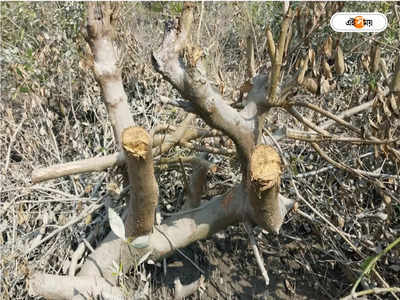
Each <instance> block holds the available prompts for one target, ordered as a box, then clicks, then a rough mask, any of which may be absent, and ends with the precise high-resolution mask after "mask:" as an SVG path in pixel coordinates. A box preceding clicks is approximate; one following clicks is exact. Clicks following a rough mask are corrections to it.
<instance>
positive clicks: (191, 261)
mask: <svg viewBox="0 0 400 300" xmlns="http://www.w3.org/2000/svg"><path fill="white" fill-rule="evenodd" d="M154 228H155V229H156V230H157V231H158V232H159V233H161V234H162V235H163V236H164V237H165V238H166V239H167V241H168V243H170V245H171V247H172V249H173V250H175V251H176V252H178V253H179V254H180V255H182V256H183V257H184V258H186V259H187V260H188V261H189V262H190V263H191V264H192V265H193V266H194V267H195V268H196V269H197V270H198V271H199V272H200V273H201V274H203V275H204V274H205V272H204V271H203V269H202V268H200V267H199V266H198V265H197V264H196V263H195V262H194V261H193V260H192V259H191V258H190V257H188V256H187V255H186V254H185V253H183V252H182V251H181V250H180V249H178V248H176V247H175V245H174V244H173V243H172V241H171V239H170V238H169V237H168V236H167V235H166V234H165V233H164V232H163V231H162V230H161V229H160V228H158V227H157V226H154Z"/></svg>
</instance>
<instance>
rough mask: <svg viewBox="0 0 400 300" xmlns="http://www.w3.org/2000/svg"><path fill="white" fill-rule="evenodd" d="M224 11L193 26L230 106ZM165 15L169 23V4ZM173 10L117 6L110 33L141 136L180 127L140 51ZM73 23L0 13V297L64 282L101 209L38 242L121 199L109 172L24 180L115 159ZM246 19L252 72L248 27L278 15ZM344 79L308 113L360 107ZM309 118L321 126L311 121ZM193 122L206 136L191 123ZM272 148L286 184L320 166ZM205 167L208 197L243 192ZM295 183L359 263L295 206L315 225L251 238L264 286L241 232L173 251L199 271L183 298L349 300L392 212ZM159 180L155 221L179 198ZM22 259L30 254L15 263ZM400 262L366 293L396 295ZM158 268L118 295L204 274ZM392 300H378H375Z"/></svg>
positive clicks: (332, 177) (389, 263)
mask: <svg viewBox="0 0 400 300" xmlns="http://www.w3.org/2000/svg"><path fill="white" fill-rule="evenodd" d="M222 6H223V4H216V6H215V7H220V8H222V9H223V10H221V9H217V8H215V7H214V8H212V5H211V4H207V5H206V8H208V10H206V13H205V15H204V16H203V17H204V20H203V22H204V23H203V24H206V25H203V26H205V29H203V31H202V38H201V41H202V45H203V46H205V47H210V49H209V56H208V59H209V67H210V74H211V77H212V78H215V80H216V81H217V80H218V76H217V74H218V69H221V70H222V74H224V80H225V83H226V92H225V93H226V95H227V96H228V97H229V96H232V95H233V96H235V95H237V90H236V89H237V87H238V86H239V84H237V83H238V82H243V79H244V76H245V75H244V67H242V66H244V62H245V59H244V57H243V55H242V54H243V51H244V50H243V49H244V43H243V40H244V37H245V36H246V32H245V29H243V28H245V26H244V25H243V24H246V17H244V16H242V15H241V14H240V13H239V12H240V11H241V8H240V7H238V6H237V5H231V6H227V7H222ZM173 9H175V10H176V11H177V12H179V6H177V7H175V8H174V7H173ZM173 9H171V11H167V10H165V9H164V11H163V9H162V8H161V9H160V10H161V13H160V12H159V11H156V12H154V11H151V10H149V9H148V7H147V8H145V7H144V5H139V4H135V3H127V4H125V9H124V10H123V12H122V16H121V20H123V21H121V22H120V23H121V24H119V25H120V27H119V28H121V29H120V30H119V31H118V39H119V41H120V45H121V47H122V49H123V53H124V83H125V88H126V91H127V94H128V96H129V99H130V100H129V101H130V106H131V111H132V113H133V114H134V116H135V121H136V122H137V123H138V124H139V125H141V126H144V127H145V128H146V129H148V130H150V129H151V128H153V127H154V126H155V125H159V124H171V125H174V124H179V122H180V121H181V120H182V119H183V117H184V115H183V113H182V111H180V110H179V109H177V108H171V107H167V106H165V105H163V104H162V103H160V101H159V95H163V96H167V97H172V98H174V97H177V95H176V92H174V91H173V89H172V88H171V87H170V86H169V85H168V84H167V83H165V82H164V81H162V80H161V78H160V76H159V75H157V74H155V72H154V71H153V70H152V66H151V62H150V50H151V49H152V48H153V47H154V46H155V45H158V43H159V41H160V39H161V35H162V28H163V26H162V24H163V21H164V20H165V19H166V18H167V17H168V16H169V15H174V10H173ZM83 11H84V5H83V4H71V3H47V4H45V3H13V4H11V3H3V2H2V3H1V12H2V17H1V18H2V27H3V28H2V33H1V34H2V45H1V47H2V50H1V51H2V53H1V68H2V72H1V73H2V75H1V102H0V158H1V159H0V166H1V167H0V170H1V171H0V298H1V299H30V298H29V297H28V295H27V287H26V279H27V276H29V274H30V273H31V272H32V271H33V270H35V271H44V272H48V273H53V274H63V273H65V272H66V271H67V269H68V265H69V262H70V259H71V254H72V253H73V251H74V250H75V249H76V248H77V246H78V244H79V243H81V242H82V240H83V239H84V238H87V237H88V235H89V234H90V233H92V232H95V234H94V235H93V239H92V240H91V241H90V242H91V244H92V246H94V247H95V245H96V243H97V242H99V241H100V240H101V238H102V237H104V235H105V234H106V232H107V230H109V228H108V225H107V220H106V216H105V215H106V213H105V211H104V209H99V210H97V211H95V212H94V213H92V214H91V215H88V216H85V217H84V218H82V219H81V220H80V221H79V222H77V223H76V224H74V225H71V226H66V228H65V229H64V230H62V231H60V233H58V234H56V235H55V236H53V237H52V238H51V239H49V240H48V241H46V242H44V243H42V244H39V243H40V241H41V240H42V239H43V238H46V237H47V236H49V235H50V234H51V233H52V232H54V231H55V230H57V229H60V228H62V226H63V225H65V224H68V222H70V221H72V220H74V219H76V218H78V217H79V216H81V213H82V211H84V210H85V209H86V208H88V207H89V206H90V205H92V204H93V203H94V202H95V201H96V200H98V199H99V198H101V197H102V196H104V195H106V194H112V195H117V194H118V193H119V192H120V191H121V190H122V188H123V184H124V183H123V182H122V180H121V176H120V175H118V172H117V170H109V171H108V172H102V173H93V174H82V175H79V176H68V177H64V178H59V179H56V180H51V181H49V182H44V183H40V184H32V183H31V179H30V176H31V172H32V170H33V169H35V168H38V167H45V166H49V165H52V164H56V163H60V162H68V161H71V160H77V159H84V158H89V157H93V156H101V155H106V154H110V153H113V152H114V151H115V145H114V141H113V137H112V130H111V125H110V123H109V121H108V119H107V114H106V110H105V107H104V105H103V104H102V101H101V96H100V91H99V88H98V86H97V84H96V82H95V81H94V79H93V75H92V74H91V71H90V68H89V66H87V57H88V53H87V47H86V44H85V42H84V40H83V38H82V35H81V34H80V33H79V31H80V29H79V28H80V26H81V24H83V23H84V21H83V20H84V13H83ZM252 12H253V13H254V15H253V17H254V18H255V20H256V21H255V27H256V30H257V32H260V33H259V36H260V39H259V41H260V42H259V44H260V45H259V47H260V48H259V50H258V55H259V56H258V60H259V62H261V61H262V59H263V58H265V57H266V50H265V49H266V48H265V37H264V36H263V30H262V28H263V26H264V25H263V24H262V22H261V21H260V20H259V19H258V17H259V16H263V15H265V14H268V15H269V16H270V17H271V18H272V17H273V15H274V8H273V6H272V5H269V6H268V5H266V6H265V7H264V6H263V7H261V6H258V8H255V9H254V10H252ZM276 18H278V16H276ZM231 20H235V22H232V21H231ZM261 20H264V19H263V18H261ZM258 21H259V22H258ZM196 28H197V27H196ZM213 43H214V44H213ZM386 50H387V51H386ZM390 50H391V48H390V47H388V48H387V49H385V53H384V55H386V57H389V58H390V57H391V56H390V55H392V56H393V55H394V54H393V53H395V52H393V50H392V54H391V51H390ZM360 53H361V52H360ZM360 53H358V54H360ZM358 54H357V53H355V54H354V55H358ZM350 66H351V68H350V71H349V72H353V71H354V70H355V69H356V66H352V64H351V63H350ZM353 79H354V78H353V77H352V76H347V77H346V76H345V77H344V78H342V79H341V81H340V82H339V84H340V87H339V88H338V89H337V90H336V91H335V92H334V93H332V95H330V99H331V100H329V102H326V99H315V101H316V103H315V104H321V105H322V106H323V107H325V108H329V109H330V110H331V111H342V110H345V109H347V108H349V107H352V106H355V105H358V104H360V103H359V101H360V98H361V95H362V94H363V92H365V90H363V89H364V85H363V83H362V80H363V78H361V79H359V82H358V83H356V82H355V81H353ZM309 117H310V118H311V119H313V118H314V119H316V118H317V117H316V116H315V115H311V114H310V115H309ZM268 119H269V124H270V125H269V129H271V130H273V129H275V128H277V127H278V126H279V125H280V124H283V123H286V124H295V123H294V120H292V119H290V118H289V117H287V116H286V115H284V114H283V112H281V111H274V112H273V113H272V114H271V115H269V116H268ZM353 121H354V122H356V123H357V122H358V123H363V122H364V121H365V120H364V119H363V117H362V116H361V115H360V116H355V117H354V119H353ZM196 124H197V125H198V126H204V124H203V123H202V122H201V121H199V120H198V121H196ZM281 147H282V148H283V151H284V153H285V155H286V158H287V160H288V161H289V162H290V168H291V169H292V171H293V172H294V174H295V175H296V176H297V175H299V174H308V173H307V172H309V171H315V170H321V169H322V168H324V167H326V166H327V164H326V162H325V161H324V160H322V159H321V158H320V157H318V155H317V154H316V153H315V152H314V151H313V150H312V149H311V148H310V147H309V146H308V145H307V144H306V143H303V142H292V141H290V142H282V143H281ZM326 148H327V149H329V150H330V151H331V153H333V155H335V157H336V159H337V160H339V161H343V162H344V161H347V162H349V163H351V164H354V165H357V166H358V167H360V168H365V169H366V170H372V171H373V170H376V169H377V168H379V167H380V166H383V169H382V172H383V173H387V174H397V175H398V174H399V169H398V165H397V164H396V163H395V162H391V161H388V160H385V158H382V157H378V158H374V156H373V150H372V149H371V147H369V146H357V147H355V146H348V145H334V144H333V145H328V146H327V147H326ZM176 153H180V154H182V155H185V154H188V153H189V152H188V150H185V149H181V148H179V147H176V148H175V149H173V150H171V152H170V153H168V156H172V155H175V154H176ZM360 155H361V159H360V158H359V157H360ZM362 155H365V156H362ZM211 158H212V159H213V161H214V162H215V163H216V164H217V165H218V171H217V172H216V174H213V175H212V176H211V177H210V178H209V179H210V183H209V187H208V192H207V194H206V195H204V199H207V198H209V197H210V195H212V194H215V193H218V192H223V191H225V190H226V189H227V188H228V187H229V186H230V185H232V184H234V183H235V182H238V181H239V180H240V178H239V177H238V175H237V171H236V170H237V165H236V162H235V159H233V158H227V157H223V156H217V155H212V156H211ZM190 171H191V170H190V169H188V170H187V172H188V173H190ZM285 174H286V173H285ZM295 179H296V182H297V184H298V187H299V189H300V192H301V193H302V195H303V196H304V197H305V198H306V199H307V200H308V201H309V202H310V203H312V205H313V206H314V207H315V208H317V209H318V210H319V211H320V212H321V213H322V214H323V215H324V216H325V217H326V218H328V219H329V220H331V221H332V222H333V223H334V225H335V226H338V227H339V228H341V229H342V230H343V231H344V232H346V233H347V234H348V237H349V238H350V240H351V241H352V243H354V244H355V245H356V247H358V249H359V250H360V251H361V252H362V253H363V254H364V257H359V256H358V255H357V254H356V253H355V252H354V251H353V250H352V249H351V247H350V246H349V244H348V243H346V242H345V241H344V240H343V239H342V238H341V237H340V236H339V235H338V234H337V233H335V232H334V231H332V230H330V229H329V228H328V226H327V225H326V223H325V222H323V221H322V220H321V219H320V218H319V217H318V216H316V215H314V214H313V213H312V212H311V211H310V210H309V209H308V208H307V207H306V206H305V205H304V204H303V203H300V208H301V209H302V210H303V211H305V212H306V213H307V214H309V215H310V216H312V218H314V221H310V220H308V219H307V218H305V217H303V216H301V215H299V214H297V213H295V212H292V213H290V214H289V215H288V218H287V220H286V223H285V225H284V226H283V228H282V233H281V234H280V235H279V236H271V235H267V234H265V233H264V232H260V231H259V230H258V229H255V230H254V233H255V235H256V238H257V242H258V245H259V248H260V251H261V253H262V255H263V257H264V259H265V261H266V266H267V269H268V270H269V275H270V278H271V284H270V286H269V287H267V288H266V287H265V286H264V282H263V279H262V276H261V274H260V271H259V269H258V268H257V265H256V262H255V258H254V256H253V253H252V250H251V248H250V247H249V245H248V239H247V234H246V233H245V231H244V229H243V227H242V226H235V227H231V228H229V229H227V230H226V231H225V232H223V233H221V234H219V235H218V236H215V237H213V238H212V239H211V240H207V241H201V242H196V243H194V244H193V245H191V246H190V247H188V248H186V249H183V251H184V253H185V254H186V255H187V256H189V257H190V258H191V259H192V260H193V261H194V262H195V263H196V264H197V265H198V266H200V267H201V268H202V269H203V270H204V276H205V284H204V287H202V288H201V289H200V290H199V291H198V293H197V294H196V295H194V296H192V297H191V299H337V298H338V297H340V296H344V295H347V294H348V293H349V291H350V289H351V286H352V284H354V282H355V280H356V279H357V277H358V276H359V275H360V272H361V270H362V263H363V262H364V261H365V260H366V258H367V257H369V256H374V255H376V254H377V253H379V251H381V250H382V249H384V248H385V247H386V246H387V245H388V244H389V243H390V242H392V241H394V240H395V239H396V238H397V237H399V235H400V217H399V215H400V203H393V216H392V217H391V219H390V220H388V221H385V217H384V216H383V214H384V213H385V209H384V207H383V204H382V198H381V196H380V195H379V194H378V193H377V192H376V191H375V189H374V188H373V187H371V186H370V185H369V184H368V183H366V182H364V181H362V180H360V179H358V178H353V177H351V176H350V175H349V174H347V173H345V172H343V171H339V170H335V169H326V170H325V171H323V172H320V173H318V174H316V175H310V174H309V175H308V176H303V177H302V176H301V175H300V176H298V177H296V178H295ZM157 180H158V181H159V183H160V207H161V210H162V211H167V212H173V211H175V210H176V209H178V207H179V206H180V204H181V202H180V201H181V200H180V199H181V198H182V194H183V178H182V174H181V173H180V172H179V171H176V170H166V171H165V170H164V171H161V170H158V171H157ZM390 188H391V191H392V192H393V193H394V194H397V195H399V180H398V177H397V178H394V179H393V181H392V183H390ZM282 191H283V193H284V194H285V195H286V196H288V197H295V193H294V191H293V190H292V189H291V188H290V185H289V181H288V179H287V177H285V176H284V179H283V180H282ZM115 199H117V196H115ZM123 205H124V201H123V199H120V200H118V201H117V200H116V201H114V202H113V203H112V206H113V207H114V208H116V209H117V210H118V211H120V210H121V209H122V207H123ZM386 220H387V219H386ZM29 248H32V249H33V250H32V251H31V252H30V253H29V254H24V253H25V251H26V250H27V249H29ZM399 251H400V250H399V249H398V247H397V248H395V249H394V250H392V251H391V252H389V253H388V254H387V255H386V256H385V257H384V258H383V259H382V260H381V261H380V262H379V263H378V265H377V266H376V271H377V273H376V274H378V275H376V274H375V275H374V274H371V276H370V277H367V280H366V281H365V282H364V283H363V284H364V286H363V288H367V287H370V288H372V287H374V286H382V285H383V284H382V280H380V279H379V278H377V276H381V277H382V279H383V280H384V281H385V282H386V283H387V284H388V285H390V286H400V278H399V277H400V276H399V272H400V258H399V257H400V252H399ZM157 264H158V263H155V264H145V266H142V267H140V268H139V270H136V271H132V272H131V274H130V275H131V276H130V277H129V278H127V279H126V285H127V286H133V287H136V288H137V289H138V290H143V291H144V292H145V293H144V294H145V296H146V297H147V298H151V299H170V298H171V295H172V289H173V281H174V279H175V278H176V277H179V278H180V279H181V281H182V283H185V284H187V283H190V282H192V281H193V280H196V279H197V278H199V276H200V273H199V271H198V270H197V269H196V268H195V267H194V266H193V264H192V263H190V262H189V261H188V260H187V259H185V258H183V257H182V256H181V255H180V254H178V253H177V254H175V255H174V256H173V257H170V258H168V259H167V260H166V265H167V269H166V274H164V270H163V262H159V265H157ZM146 284H147V287H148V288H149V289H148V290H146ZM146 297H145V298H146ZM374 297H375V296H374ZM391 297H393V296H391V295H387V296H381V297H378V296H376V298H378V299H391ZM376 298H372V299H376Z"/></svg>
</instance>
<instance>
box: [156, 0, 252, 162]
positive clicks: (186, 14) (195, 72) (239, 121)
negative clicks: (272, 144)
mask: <svg viewBox="0 0 400 300" xmlns="http://www.w3.org/2000/svg"><path fill="white" fill-rule="evenodd" d="M192 10H193V7H192V6H190V5H185V8H184V11H183V14H182V17H181V22H180V23H178V22H175V23H173V24H171V23H168V24H167V26H166V29H165V33H164V40H163V42H162V44H161V46H160V48H159V49H158V50H157V51H155V52H154V53H153V64H154V66H155V68H156V70H157V71H158V72H160V73H161V74H162V75H163V76H164V77H165V79H166V80H168V81H169V82H170V83H171V84H172V85H173V86H174V87H175V88H176V89H177V90H178V91H179V92H180V93H181V95H182V96H183V98H184V99H186V100H189V101H191V103H192V104H193V107H194V109H195V112H196V114H198V115H199V116H200V117H201V118H202V119H203V120H204V121H205V122H206V123H207V124H208V125H209V126H210V127H212V128H215V129H219V130H221V131H222V132H224V133H225V134H226V135H228V136H229V137H230V138H231V139H232V140H233V141H234V142H235V144H236V146H237V148H238V152H239V153H240V154H241V155H242V156H244V157H246V158H247V159H249V157H250V153H251V150H252V147H253V146H254V140H255V138H256V137H257V135H258V132H256V131H255V129H256V128H257V126H256V122H257V121H258V120H257V119H256V117H257V116H252V117H251V119H248V120H245V119H244V118H243V117H242V116H241V115H240V114H239V113H238V112H237V111H236V110H235V109H233V108H232V107H231V106H229V105H228V104H227V103H226V102H225V101H224V99H223V97H222V95H221V94H220V93H219V92H218V90H217V89H216V88H215V87H214V86H213V84H212V83H211V82H210V81H209V80H208V78H207V77H206V74H205V71H204V70H203V68H201V67H200V66H198V65H200V64H199V63H198V62H200V61H201V58H200V59H199V58H197V59H194V58H193V57H197V56H195V54H196V51H198V50H197V49H196V47H192V46H188V47H186V48H185V46H187V36H188V31H189V30H190V26H191V22H192V19H193V11H192ZM184 48H185V51H184V52H185V58H186V59H187V66H185V65H184V64H183V62H182V60H183V58H184V57H182V56H181V54H182V53H181V52H180V51H181V50H183V49H184Z"/></svg>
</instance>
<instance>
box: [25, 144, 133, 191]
mask: <svg viewBox="0 0 400 300" xmlns="http://www.w3.org/2000/svg"><path fill="white" fill-rule="evenodd" d="M124 162H125V158H124V154H123V153H122V152H117V153H114V154H111V155H107V156H101V157H94V158H89V159H84V160H78V161H73V162H68V163H65V164H58V165H53V166H50V167H48V168H42V169H36V170H33V172H32V183H38V182H42V181H45V180H50V179H55V178H59V177H62V176H67V175H74V174H80V173H85V172H100V171H103V170H104V169H107V168H109V167H112V166H116V165H118V166H121V165H123V164H124Z"/></svg>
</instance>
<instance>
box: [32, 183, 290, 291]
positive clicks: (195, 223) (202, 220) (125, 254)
mask: <svg viewBox="0 0 400 300" xmlns="http://www.w3.org/2000/svg"><path fill="white" fill-rule="evenodd" d="M246 203H248V200H247V191H246V190H245V189H244V187H243V185H237V186H236V187H234V188H233V189H232V190H230V191H229V192H228V193H226V194H225V195H223V196H217V197H214V198H213V199H212V200H210V201H209V202H207V203H206V204H204V205H203V206H201V207H199V208H197V209H194V210H192V211H189V212H186V213H183V214H179V215H177V216H176V217H171V218H169V219H167V220H166V221H165V223H164V224H162V225H160V226H157V227H155V228H156V230H154V231H153V233H152V234H151V235H150V238H149V247H147V248H142V249H136V248H133V247H130V248H129V246H128V244H127V243H125V242H123V241H121V240H120V239H118V237H116V236H115V234H114V233H113V232H110V234H109V235H108V236H107V237H106V238H105V240H104V241H103V243H102V244H101V245H100V246H99V247H98V248H97V249H96V251H95V252H93V253H91V254H90V255H89V257H88V258H87V261H86V263H85V264H84V265H83V266H82V269H81V271H80V273H79V274H78V277H69V276H52V277H51V282H47V281H42V279H43V278H44V277H43V276H42V275H40V274H34V275H33V276H32V277H31V278H30V281H29V282H30V286H35V287H38V286H39V285H40V293H39V291H38V290H36V293H39V294H40V295H49V293H52V291H53V287H54V286H58V287H60V289H61V287H62V288H63V291H62V292H63V293H64V294H63V295H71V294H73V293H74V290H78V289H77V288H79V289H80V288H81V286H83V288H82V289H80V290H79V292H81V293H82V294H83V295H89V293H90V292H92V291H93V290H95V289H97V286H98V285H99V284H100V283H99V282H103V280H101V281H100V280H98V279H97V278H98V277H103V278H104V280H105V282H107V283H109V284H110V285H114V284H115V283H116V280H117V276H115V275H113V272H114V271H115V265H117V266H119V265H120V264H121V266H122V270H123V271H124V272H125V271H128V270H129V268H130V267H131V266H134V265H135V264H137V262H138V261H139V260H140V259H141V258H142V257H143V256H144V255H146V254H147V253H149V251H150V252H151V254H150V256H149V258H150V259H152V260H159V259H162V258H164V257H166V256H169V255H171V254H172V253H173V252H175V251H176V249H179V248H183V247H186V246H187V245H189V244H191V243H193V242H195V241H197V240H201V239H205V238H208V237H210V236H211V235H213V234H214V233H216V232H218V231H220V230H223V229H225V228H226V227H227V226H229V225H234V224H236V223H238V222H240V221H246V220H248V221H250V222H252V223H255V220H253V219H248V218H247V217H248V216H250V217H251V213H249V209H250V208H249V207H248V206H246ZM293 203H294V202H293V201H292V200H290V199H288V198H285V197H283V196H281V195H279V206H280V207H281V211H282V213H283V214H286V213H287V212H288V211H289V210H290V208H291V207H292V206H293ZM113 266H114V267H113ZM87 276H93V277H92V278H94V279H93V280H92V281H90V282H89V284H86V283H85V284H84V283H82V284H81V285H79V284H78V283H76V282H75V281H78V282H79V278H81V277H82V279H83V281H84V282H86V281H87V280H86V279H85V278H86V277H87ZM46 278H47V277H46ZM48 278H50V277H48ZM67 280H73V281H74V283H72V284H68V285H67V284H63V283H64V282H66V281H67ZM75 283H76V285H75ZM60 293H61V291H60ZM59 295H61V294H59ZM54 298H55V299H70V298H63V297H61V296H59V297H54Z"/></svg>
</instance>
